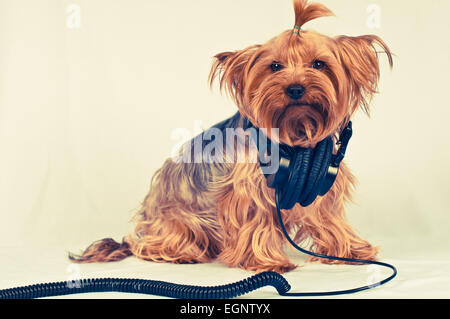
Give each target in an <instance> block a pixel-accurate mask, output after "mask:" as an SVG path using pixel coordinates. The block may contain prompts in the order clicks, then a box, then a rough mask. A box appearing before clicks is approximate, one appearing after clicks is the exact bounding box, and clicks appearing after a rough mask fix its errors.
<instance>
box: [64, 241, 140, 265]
mask: <svg viewBox="0 0 450 319" xmlns="http://www.w3.org/2000/svg"><path fill="white" fill-rule="evenodd" d="M132 254H133V253H132V252H131V250H130V245H129V244H128V243H127V242H126V241H125V239H123V240H122V243H118V242H116V241H115V240H114V239H112V238H104V239H101V240H98V241H96V242H94V243H92V244H91V245H90V246H89V247H88V248H86V250H85V251H84V252H83V253H81V255H76V254H73V253H69V259H70V260H71V261H73V262H76V263H98V262H110V261H119V260H122V259H125V258H127V257H129V256H131V255H132Z"/></svg>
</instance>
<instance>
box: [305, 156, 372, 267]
mask: <svg viewBox="0 0 450 319" xmlns="http://www.w3.org/2000/svg"><path fill="white" fill-rule="evenodd" d="M353 184H354V177H353V175H352V174H351V173H350V171H349V170H348V168H347V167H346V166H345V164H344V163H342V164H341V169H340V172H339V175H338V177H337V179H336V182H335V184H334V185H333V187H332V188H331V190H330V191H329V193H327V194H326V195H325V196H324V197H322V198H318V199H317V200H316V202H315V203H314V204H313V205H311V206H310V207H307V208H304V209H302V210H303V212H302V218H301V219H302V221H301V227H300V229H301V232H302V235H301V237H304V236H305V235H307V236H310V237H311V238H312V239H313V241H314V243H313V245H312V249H313V250H314V251H315V252H316V253H319V254H323V255H330V256H337V257H344V258H356V259H368V260H374V259H375V257H376V255H377V252H378V247H373V246H372V245H371V244H369V243H368V242H367V241H365V240H363V239H361V238H360V237H359V236H358V235H357V234H356V233H355V231H354V230H353V229H352V227H351V226H350V225H349V224H348V222H347V220H346V218H345V207H344V205H345V203H346V202H347V201H349V200H350V199H351V191H352V188H353ZM310 261H320V262H323V263H343V262H340V261H332V260H327V259H322V258H319V259H317V258H315V257H313V258H310Z"/></svg>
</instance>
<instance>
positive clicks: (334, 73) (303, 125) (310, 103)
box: [210, 0, 392, 147]
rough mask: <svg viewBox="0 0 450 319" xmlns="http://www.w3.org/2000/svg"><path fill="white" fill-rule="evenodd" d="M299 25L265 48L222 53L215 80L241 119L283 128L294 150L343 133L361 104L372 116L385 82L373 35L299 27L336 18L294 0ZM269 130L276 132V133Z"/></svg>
mask: <svg viewBox="0 0 450 319" xmlns="http://www.w3.org/2000/svg"><path fill="white" fill-rule="evenodd" d="M294 8H295V12H296V23H295V25H296V26H297V27H296V28H294V30H288V31H285V32H283V33H281V34H280V35H279V36H277V37H275V38H273V39H271V40H270V41H268V42H267V43H265V44H263V45H254V46H251V47H248V48H246V49H244V50H240V51H235V52H224V53H220V54H218V55H216V57H215V58H216V60H215V63H214V65H213V68H212V70H211V75H210V80H211V82H212V81H213V80H214V78H215V77H216V76H218V75H219V74H220V85H221V88H225V89H226V90H227V92H228V93H229V94H230V95H231V96H232V97H233V98H234V99H235V101H236V103H237V105H238V107H239V110H240V112H241V114H242V115H244V116H246V117H248V118H249V119H250V121H252V122H253V124H254V125H256V126H257V127H260V128H267V129H269V130H270V129H271V128H278V129H279V137H277V136H271V138H272V139H275V140H278V139H279V140H280V141H281V142H282V143H285V144H288V145H300V146H304V147H308V146H314V145H315V144H316V143H317V142H319V141H321V140H323V139H324V138H326V137H327V136H330V135H333V134H335V133H338V132H339V131H340V129H341V128H342V127H343V126H345V125H346V124H347V122H348V120H349V119H350V117H351V115H352V114H353V113H354V111H355V110H356V109H357V108H358V107H360V106H361V107H362V108H364V109H365V110H366V111H368V101H369V100H370V98H371V96H372V95H373V94H374V93H375V92H376V89H377V83H378V78H379V66H378V55H377V51H376V49H375V46H374V45H375V44H377V45H379V46H380V47H381V48H382V49H383V51H384V52H385V53H386V54H387V56H388V58H389V62H390V64H391V65H392V56H391V53H390V51H389V49H388V48H387V46H386V45H385V44H384V42H383V41H382V40H381V39H380V38H378V37H377V36H374V35H366V36H361V37H347V36H340V37H336V38H330V37H327V36H324V35H321V34H319V33H316V32H313V31H303V30H300V31H298V30H299V28H300V27H301V26H302V25H303V24H304V23H305V22H307V21H309V20H312V19H314V18H317V17H320V16H326V15H332V13H331V11H329V10H328V9H327V8H326V7H324V6H323V5H320V4H308V3H307V2H306V1H305V0H294ZM269 132H270V131H269Z"/></svg>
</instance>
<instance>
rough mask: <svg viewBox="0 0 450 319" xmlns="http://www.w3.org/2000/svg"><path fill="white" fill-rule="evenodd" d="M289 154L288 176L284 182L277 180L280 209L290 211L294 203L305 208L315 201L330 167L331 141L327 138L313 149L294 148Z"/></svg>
mask: <svg viewBox="0 0 450 319" xmlns="http://www.w3.org/2000/svg"><path fill="white" fill-rule="evenodd" d="M291 153H292V155H291V159H290V165H289V175H288V176H287V178H285V180H280V179H278V180H279V183H278V187H279V189H280V207H281V208H282V209H292V208H293V207H294V206H295V204H296V203H300V205H302V206H304V207H306V206H308V205H310V204H311V203H312V202H313V201H314V200H315V199H316V197H317V196H318V194H319V191H320V188H319V186H320V185H321V184H322V179H323V178H324V177H325V175H326V173H327V170H328V167H329V166H330V162H331V158H332V155H333V154H332V153H333V141H332V139H331V138H327V139H325V140H323V141H321V142H320V143H318V144H317V146H316V147H315V148H314V149H312V148H301V147H296V148H294V152H291Z"/></svg>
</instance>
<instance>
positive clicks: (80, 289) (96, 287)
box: [0, 271, 291, 299]
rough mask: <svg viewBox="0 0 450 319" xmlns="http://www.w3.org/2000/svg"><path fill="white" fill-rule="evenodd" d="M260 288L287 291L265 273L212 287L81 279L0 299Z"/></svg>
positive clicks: (193, 295)
mask: <svg viewBox="0 0 450 319" xmlns="http://www.w3.org/2000/svg"><path fill="white" fill-rule="evenodd" d="M72 286H73V287H72ZM264 286H273V287H275V289H276V290H277V291H278V293H279V294H284V293H285V292H286V291H288V290H289V289H290V288H291V287H290V286H289V283H288V282H287V281H286V279H284V278H283V276H281V275H280V274H277V273H275V272H269V271H268V272H263V273H259V274H256V275H254V276H252V277H249V278H247V279H244V280H241V281H239V282H236V283H232V284H228V285H222V286H214V287H202V286H187V285H179V284H173V283H170V282H164V281H156V280H144V279H118V278H100V279H82V280H80V281H79V282H78V283H77V284H73V285H70V286H69V285H68V283H67V282H66V281H60V282H54V283H46V284H37V285H31V286H24V287H18V288H11V289H4V290H0V299H31V298H42V297H51V296H61V295H70V294H79V293H89V292H111V291H115V292H128V293H139V294H148V295H155V296H163V297H170V298H179V299H229V298H235V297H238V296H241V295H244V294H247V293H249V292H251V291H253V290H256V289H259V288H261V287H264Z"/></svg>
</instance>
